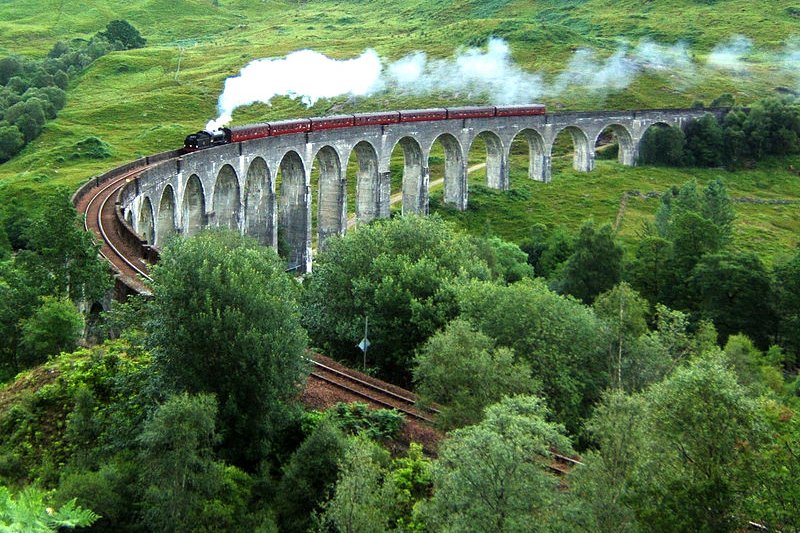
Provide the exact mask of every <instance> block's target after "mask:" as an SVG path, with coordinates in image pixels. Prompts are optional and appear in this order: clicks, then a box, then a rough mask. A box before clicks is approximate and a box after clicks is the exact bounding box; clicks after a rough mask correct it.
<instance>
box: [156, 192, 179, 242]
mask: <svg viewBox="0 0 800 533" xmlns="http://www.w3.org/2000/svg"><path fill="white" fill-rule="evenodd" d="M176 231H177V226H176V225H175V191H174V190H173V189H172V185H167V186H166V187H164V192H162V193H161V201H160V202H158V220H157V221H156V241H155V243H156V244H157V245H159V246H163V245H164V243H166V242H167V240H169V238H170V237H171V236H172V235H174V234H175V232H176Z"/></svg>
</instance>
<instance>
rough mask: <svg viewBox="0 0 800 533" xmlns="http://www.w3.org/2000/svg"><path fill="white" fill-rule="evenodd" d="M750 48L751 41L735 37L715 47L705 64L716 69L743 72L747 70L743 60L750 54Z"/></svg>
mask: <svg viewBox="0 0 800 533" xmlns="http://www.w3.org/2000/svg"><path fill="white" fill-rule="evenodd" d="M752 48H753V41H751V40H750V39H748V38H747V37H744V36H742V35H737V36H735V37H733V38H731V39H730V40H729V41H728V42H726V43H722V44H719V45H717V46H716V47H715V48H714V49H713V50H712V51H711V54H709V56H708V60H707V63H708V65H709V66H711V67H715V68H718V69H723V70H732V71H734V72H745V71H747V70H749V69H748V66H747V64H745V62H744V58H745V57H746V56H747V55H748V54H750V51H751V50H752Z"/></svg>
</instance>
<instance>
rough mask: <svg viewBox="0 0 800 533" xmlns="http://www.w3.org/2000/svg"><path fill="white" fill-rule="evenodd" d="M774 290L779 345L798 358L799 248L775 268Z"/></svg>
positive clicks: (799, 307)
mask: <svg viewBox="0 0 800 533" xmlns="http://www.w3.org/2000/svg"><path fill="white" fill-rule="evenodd" d="M774 288H775V297H776V306H775V308H776V309H777V312H778V319H779V328H778V333H779V335H780V344H781V346H784V347H785V348H786V349H787V350H789V351H790V352H791V353H793V354H794V355H795V356H800V248H798V249H797V251H796V252H795V254H794V256H793V257H791V258H790V259H788V260H786V261H783V262H781V263H779V264H778V265H776V266H775V281H774Z"/></svg>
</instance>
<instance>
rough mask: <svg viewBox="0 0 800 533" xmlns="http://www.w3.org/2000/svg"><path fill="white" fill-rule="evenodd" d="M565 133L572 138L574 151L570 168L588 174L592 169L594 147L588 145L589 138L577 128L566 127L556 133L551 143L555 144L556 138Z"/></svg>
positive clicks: (551, 147) (551, 148) (551, 146)
mask: <svg viewBox="0 0 800 533" xmlns="http://www.w3.org/2000/svg"><path fill="white" fill-rule="evenodd" d="M565 131H566V132H567V133H569V135H570V137H571V138H572V146H573V149H574V155H573V158H572V168H574V169H575V170H577V171H578V172H590V171H591V170H593V169H594V146H593V145H591V144H590V143H589V137H588V136H587V135H586V132H585V131H583V130H582V129H580V128H579V127H578V126H567V127H565V128H562V129H561V130H559V131H558V132H557V133H556V136H555V137H553V142H554V143H555V140H556V138H557V137H558V136H559V135H560V134H561V133H562V132H565ZM552 150H553V145H552V144H551V145H550V152H551V153H552Z"/></svg>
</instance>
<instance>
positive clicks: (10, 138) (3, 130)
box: [0, 122, 25, 163]
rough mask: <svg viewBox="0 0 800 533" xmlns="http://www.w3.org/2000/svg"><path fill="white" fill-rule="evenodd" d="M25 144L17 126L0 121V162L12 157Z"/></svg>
mask: <svg viewBox="0 0 800 533" xmlns="http://www.w3.org/2000/svg"><path fill="white" fill-rule="evenodd" d="M23 146H25V137H24V136H23V135H22V132H21V131H19V128H17V127H16V126H12V125H10V124H8V123H7V122H0V163H3V162H5V161H8V160H9V159H11V158H12V157H14V156H15V155H16V154H17V153H18V152H19V151H20V150H22V147H23Z"/></svg>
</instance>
